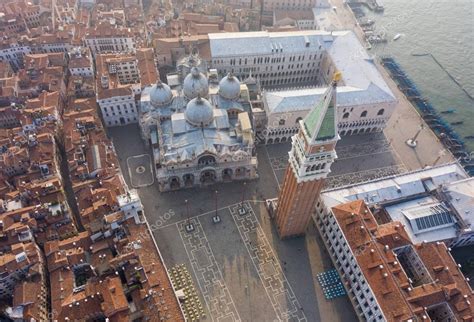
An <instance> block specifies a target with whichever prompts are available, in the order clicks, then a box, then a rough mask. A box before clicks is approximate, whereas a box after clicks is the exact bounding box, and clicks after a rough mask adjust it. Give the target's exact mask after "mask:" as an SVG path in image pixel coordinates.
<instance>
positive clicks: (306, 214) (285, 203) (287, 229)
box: [274, 73, 341, 239]
mask: <svg viewBox="0 0 474 322" xmlns="http://www.w3.org/2000/svg"><path fill="white" fill-rule="evenodd" d="M340 78H341V75H340V74H339V73H336V74H335V75H334V81H333V83H332V84H331V85H330V86H329V88H328V89H327V91H326V92H325V93H324V95H323V97H322V99H321V100H320V101H319V102H318V103H317V104H316V105H315V106H314V107H313V109H312V110H311V111H310V112H309V114H308V115H307V116H306V117H305V118H304V119H303V120H300V121H299V126H300V129H299V131H298V133H297V134H295V135H294V136H293V137H292V138H291V141H292V144H291V150H290V152H289V153H288V154H289V164H288V167H287V168H286V173H285V178H284V181H283V185H282V186H281V189H280V193H279V196H278V201H277V204H276V211H275V217H274V219H275V223H276V227H277V230H278V234H279V236H280V238H282V239H283V238H289V237H295V236H301V235H304V234H305V232H306V228H307V227H308V224H309V222H310V219H311V216H312V214H313V213H314V212H315V207H316V201H317V200H318V198H319V193H320V192H321V189H322V188H323V185H324V180H325V178H326V177H327V176H328V174H329V173H330V172H331V164H332V163H333V162H334V160H335V159H336V158H337V155H336V150H335V147H336V143H337V141H338V140H339V135H338V133H337V119H336V118H337V117H336V116H337V114H336V86H337V81H338V80H339V79H340Z"/></svg>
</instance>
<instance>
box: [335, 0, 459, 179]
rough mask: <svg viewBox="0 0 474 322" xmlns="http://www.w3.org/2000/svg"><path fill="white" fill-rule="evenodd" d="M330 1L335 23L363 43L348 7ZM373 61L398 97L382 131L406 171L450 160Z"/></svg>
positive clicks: (442, 147) (411, 106)
mask: <svg viewBox="0 0 474 322" xmlns="http://www.w3.org/2000/svg"><path fill="white" fill-rule="evenodd" d="M330 2H331V5H333V6H335V7H337V13H338V20H339V23H341V24H342V25H343V26H344V27H345V28H346V29H351V30H354V32H355V33H356V35H357V36H358V37H359V39H360V41H361V42H362V43H363V44H366V41H365V39H364V33H363V32H362V29H361V28H360V27H359V26H358V25H357V21H356V19H355V17H354V15H353V13H352V11H351V10H350V8H349V7H348V6H345V5H344V4H343V0H330ZM369 53H370V51H369ZM376 61H377V60H376ZM376 64H377V68H378V69H379V71H380V72H381V74H382V76H383V77H384V79H385V81H386V82H387V84H388V85H389V86H390V89H391V90H392V92H393V93H394V94H395V96H396V98H397V100H398V105H397V107H396V109H395V112H394V113H393V115H392V118H391V119H390V121H389V122H388V124H387V127H386V129H385V130H384V133H385V136H386V137H387V140H388V142H390V144H391V145H392V147H393V149H394V150H395V152H396V153H397V154H398V157H399V159H400V161H401V162H402V163H403V165H404V166H405V168H406V169H407V170H408V171H410V170H416V169H419V168H423V167H425V166H432V165H433V164H434V163H435V162H436V164H443V163H447V162H452V161H454V160H455V158H454V157H453V155H452V154H451V152H449V151H448V150H447V149H446V148H445V146H444V145H443V144H442V143H441V142H440V141H439V140H438V138H437V137H436V135H435V134H434V133H433V131H431V129H430V128H429V126H428V125H427V124H426V123H425V122H424V121H423V119H422V118H421V117H420V115H419V114H418V111H417V110H416V109H415V107H414V106H413V105H412V104H411V103H410V102H409V101H408V100H407V99H406V97H405V95H403V93H402V92H401V91H400V90H399V89H398V87H397V85H396V84H395V82H394V81H393V80H392V79H391V78H390V76H389V74H388V73H387V71H386V70H385V68H384V67H383V66H382V65H380V63H379V62H378V61H377V62H376ZM422 124H423V127H424V129H423V130H422V131H421V133H420V135H419V136H418V139H417V141H418V145H417V147H416V148H411V147H409V146H408V145H406V144H405V142H406V141H407V140H408V139H410V138H412V137H413V136H414V135H415V134H416V132H417V131H418V130H419V129H420V127H421V126H422Z"/></svg>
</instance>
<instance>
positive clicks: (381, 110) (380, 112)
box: [377, 108, 385, 115]
mask: <svg viewBox="0 0 474 322" xmlns="http://www.w3.org/2000/svg"><path fill="white" fill-rule="evenodd" d="M383 113H385V110H384V109H383V108H382V109H380V110H379V111H378V112H377V115H383Z"/></svg>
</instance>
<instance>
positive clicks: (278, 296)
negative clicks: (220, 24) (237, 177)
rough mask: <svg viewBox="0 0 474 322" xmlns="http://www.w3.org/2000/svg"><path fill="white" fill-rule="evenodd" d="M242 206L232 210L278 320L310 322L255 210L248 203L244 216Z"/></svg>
mask: <svg viewBox="0 0 474 322" xmlns="http://www.w3.org/2000/svg"><path fill="white" fill-rule="evenodd" d="M241 207H242V206H241V205H236V206H234V207H231V208H230V212H231V214H232V218H233V219H234V222H235V224H236V225H237V228H238V229H239V233H240V236H241V238H242V240H243V242H244V244H245V247H246V248H247V251H248V252H249V255H250V258H251V259H252V262H253V264H254V266H255V269H256V270H257V272H258V275H259V277H260V280H261V281H262V284H263V286H264V288H265V291H266V292H267V295H268V297H269V298H270V302H271V303H272V306H273V309H274V310H275V313H276V315H277V316H278V319H279V320H282V321H295V322H296V321H307V319H306V316H305V314H304V312H303V311H302V307H301V305H300V303H299V302H298V300H297V299H296V296H295V294H294V292H293V290H292V288H291V286H290V283H289V282H288V280H287V279H286V276H285V274H283V270H282V268H281V266H280V264H279V261H278V260H276V257H275V254H274V252H273V249H272V247H271V246H270V244H269V243H268V240H267V238H266V237H265V234H264V233H263V231H262V228H261V227H260V224H259V223H258V220H257V218H256V217H255V213H254V211H253V209H252V207H251V206H250V204H248V203H244V208H245V210H246V211H245V213H244V214H240V213H239V211H238V210H239V208H241Z"/></svg>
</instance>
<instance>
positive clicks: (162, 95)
mask: <svg viewBox="0 0 474 322" xmlns="http://www.w3.org/2000/svg"><path fill="white" fill-rule="evenodd" d="M172 100H173V93H172V92H171V88H170V87H169V86H168V85H167V84H164V83H162V82H160V81H158V82H157V83H156V84H155V85H153V86H152V88H151V91H150V102H151V105H153V106H154V107H160V106H165V105H168V104H170V103H171V101H172Z"/></svg>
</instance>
